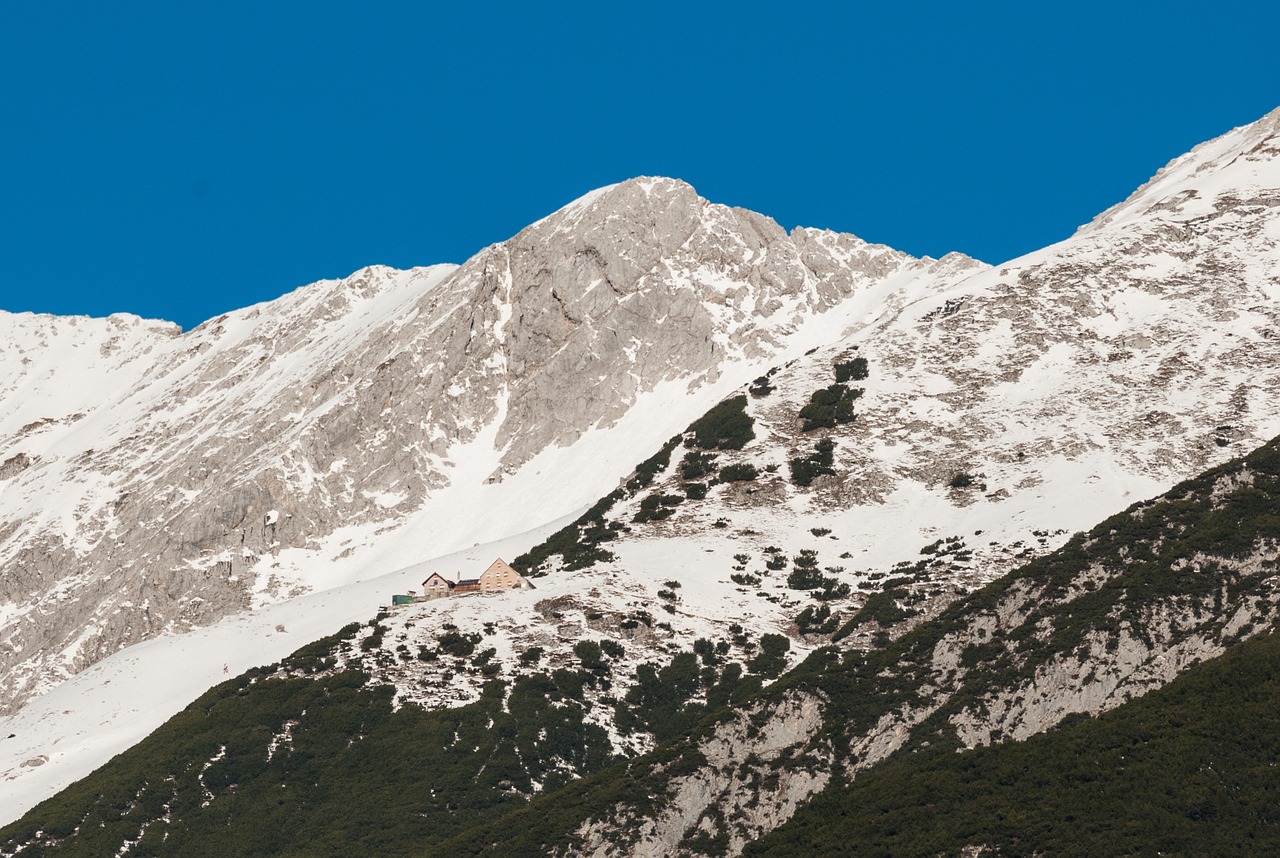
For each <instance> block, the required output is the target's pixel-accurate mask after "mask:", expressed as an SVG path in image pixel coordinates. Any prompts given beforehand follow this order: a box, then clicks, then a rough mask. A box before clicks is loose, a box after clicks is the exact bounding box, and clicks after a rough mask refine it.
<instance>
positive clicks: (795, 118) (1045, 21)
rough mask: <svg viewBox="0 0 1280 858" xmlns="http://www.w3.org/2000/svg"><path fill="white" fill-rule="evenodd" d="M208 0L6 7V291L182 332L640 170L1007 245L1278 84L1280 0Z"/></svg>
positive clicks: (458, 249)
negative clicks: (463, 0)
mask: <svg viewBox="0 0 1280 858" xmlns="http://www.w3.org/2000/svg"><path fill="white" fill-rule="evenodd" d="M195 5H196V4H181V3H172V2H163V3H161V2H130V3H127V4H100V3H93V4H90V3H87V2H85V3H78V2H63V3H45V4H23V5H21V6H18V5H16V4H10V6H9V8H7V9H6V10H5V12H4V13H3V15H2V16H0V204H2V205H3V216H2V217H3V220H2V222H0V309H6V310H11V311H22V310H33V311H38V312H54V313H87V314H91V315H105V314H107V313H111V312H116V311H126V312H133V313H137V314H139V315H143V316H149V317H158V318H166V319H171V320H173V321H176V322H178V323H179V324H181V325H183V327H185V328H189V327H192V326H194V325H195V324H198V323H199V322H200V321H202V320H204V319H207V318H210V317H212V316H214V315H217V314H218V313H221V312H225V311H227V310H230V309H234V308H236V307H241V306H245V305H247V304H250V303H254V302H257V301H262V300H267V299H270V298H273V297H276V296H278V295H280V294H283V293H284V292H287V291H290V290H291V289H293V288H296V287H297V286H300V285H303V284H305V283H308V282H311V281H314V280H317V279H321V278H326V277H341V276H345V275H347V274H349V273H350V272H351V271H353V270H355V269H357V268H359V267H361V266H363V265H367V264H373V263H383V264H388V265H394V266H397V267H408V266H412V265H426V264H431V263H435V262H462V261H463V260H465V259H466V258H467V257H469V256H470V255H472V254H473V253H475V252H476V251H477V250H479V249H480V248H482V247H483V246H485V245H487V244H490V243H492V242H495V241H500V240H502V239H505V238H508V237H509V236H511V235H512V234H514V233H515V232H516V231H518V230H519V229H520V228H521V227H522V226H524V225H526V224H528V223H529V222H531V221H533V220H536V219H537V218H539V217H541V216H543V215H545V214H547V213H548V212H550V211H552V210H554V209H556V208H558V207H559V206H561V205H563V204H564V203H566V202H568V201H569V200H571V199H573V198H574V197H577V196H579V195H580V194H582V193H584V192H586V191H587V190H590V189H591V188H594V187H598V186H600V185H604V184H608V183H611V182H616V181H619V180H622V179H625V178H628V177H631V176H636V175H668V176H676V177H679V178H682V179H685V180H686V181H688V182H690V183H691V184H693V185H694V187H696V188H697V189H698V190H699V192H700V193H701V194H702V195H703V196H705V197H708V198H709V199H712V200H715V201H717V202H723V203H728V204H732V205H740V206H745V207H748V208H752V209H755V210H757V211H761V212H764V213H765V214H768V215H770V216H772V217H773V218H775V219H776V220H778V222H779V223H781V224H782V225H783V226H784V227H787V228H791V227H794V226H797V225H805V226H816V227H827V228H831V229H838V230H842V231H848V232H853V233H855V234H857V235H859V236H861V237H863V238H865V239H867V240H870V241H877V242H883V243H885V244H889V245H892V246H894V247H897V248H899V249H902V250H905V251H908V252H910V253H914V254H929V255H932V256H940V255H942V254H943V253H946V252H948V251H951V250H960V251H963V252H965V253H969V254H971V255H973V256H977V257H978V258H980V259H983V260H985V261H988V262H992V263H998V262H1001V261H1004V260H1006V259H1009V258H1012V257H1014V256H1017V255H1019V254H1021V253H1025V252H1027V251H1029V250H1033V249H1035V248H1037V247H1040V246H1043V245H1045V244H1048V243H1050V242H1053V241H1056V240H1059V239H1061V238H1065V237H1066V236H1068V235H1070V233H1071V232H1072V231H1073V230H1074V229H1075V227H1076V226H1077V225H1079V224H1080V223H1083V222H1085V221H1087V220H1089V219H1090V218H1091V217H1092V216H1093V215H1094V214H1096V213H1097V212H1099V211H1101V210H1102V209H1104V208H1106V207H1107V206H1109V205H1111V204H1112V203H1115V202H1117V201H1119V200H1120V199H1122V198H1123V197H1124V196H1126V195H1127V194H1128V192H1129V191H1130V190H1132V189H1133V188H1134V187H1136V186H1137V185H1138V184H1140V183H1141V182H1143V181H1145V180H1146V179H1147V178H1148V177H1149V176H1150V175H1151V174H1152V173H1153V172H1154V171H1155V170H1156V169H1157V168H1159V167H1160V166H1162V165H1163V164H1164V163H1165V162H1167V161H1168V160H1169V159H1170V158H1172V157H1175V156H1177V155H1179V154H1181V153H1182V152H1184V151H1186V150H1187V149H1189V148H1190V147H1191V146H1193V145H1195V144H1196V143H1198V142H1200V141H1202V140H1205V139H1208V138H1210V137H1213V136H1216V135H1218V134H1221V133H1223V132H1225V131H1227V130H1228V129H1229V128H1231V127H1233V126H1236V125H1240V124H1244V123H1247V122H1251V121H1253V120H1255V119H1257V118H1259V117H1260V116H1262V115H1263V114H1265V113H1267V112H1268V111H1270V110H1272V109H1274V108H1275V107H1277V106H1280V67H1277V66H1276V64H1275V56H1276V54H1275V48H1274V41H1273V40H1274V36H1275V33H1277V32H1280V4H1276V3H1274V2H1272V3H1262V2H1232V0H1219V2H1216V3H1214V4H1208V3H1204V2H1196V3H1190V2H1176V0H1175V2H1159V3H1157V2H1129V3H1116V2H1107V3H1102V2H1075V3H1069V4H1048V3H1026V2H1016V3H1015V2H966V3H959V2H953V3H922V2H916V3H912V2H901V0H899V2H893V3H890V2H884V3H880V2H875V3H855V2H843V3H794V4H764V3H754V2H749V0H741V2H736V3H702V4H694V3H689V2H684V3H666V2H646V3H626V2H618V3H611V4H605V3H578V2H559V3H550V4H514V3H512V4H503V3H481V2H472V3H467V4H448V5H449V7H450V8H448V9H445V8H439V7H443V6H444V5H445V4H432V3H420V2H414V3H397V2H384V3H377V4H369V3H359V4H357V3H342V2H320V3H284V2H254V3H242V2H222V3H217V4H201V5H202V6H204V7H206V8H204V9H197V10H194V11H193V10H192V9H191V8H186V7H194V6H195ZM110 7H121V8H110Z"/></svg>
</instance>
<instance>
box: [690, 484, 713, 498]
mask: <svg viewBox="0 0 1280 858" xmlns="http://www.w3.org/2000/svg"><path fill="white" fill-rule="evenodd" d="M707 488H708V486H707V484H706V483H685V485H684V496H685V497H687V498H688V499H689V500H702V499H703V498H705V497H706V496H707Z"/></svg>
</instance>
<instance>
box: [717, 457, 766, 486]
mask: <svg viewBox="0 0 1280 858" xmlns="http://www.w3.org/2000/svg"><path fill="white" fill-rule="evenodd" d="M758 476H760V472H759V471H758V470H756V466H755V465H753V464H751V463H750V462H741V463H739V464H736V465H725V466H724V467H723V468H721V469H720V476H719V480H720V482H722V483H746V482H751V481H752V480H754V479H755V478H756V477H758Z"/></svg>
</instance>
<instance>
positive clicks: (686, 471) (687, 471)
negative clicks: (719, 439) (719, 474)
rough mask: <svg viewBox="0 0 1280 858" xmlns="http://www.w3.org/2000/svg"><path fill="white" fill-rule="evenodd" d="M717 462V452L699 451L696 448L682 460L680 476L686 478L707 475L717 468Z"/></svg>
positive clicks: (692, 478) (693, 478)
mask: <svg viewBox="0 0 1280 858" xmlns="http://www.w3.org/2000/svg"><path fill="white" fill-rule="evenodd" d="M715 464H716V454H715V453H699V452H698V451H696V450H690V451H689V452H687V453H685V454H684V458H683V459H681V460H680V476H681V477H682V478H684V479H686V480H695V479H697V478H698V477H705V476H706V475H707V474H710V473H711V472H712V471H714V470H715Z"/></svg>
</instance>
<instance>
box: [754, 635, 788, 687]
mask: <svg viewBox="0 0 1280 858" xmlns="http://www.w3.org/2000/svg"><path fill="white" fill-rule="evenodd" d="M790 650H791V641H790V640H788V639H787V638H786V637H784V636H783V635H775V634H766V635H762V636H761V638H760V654H759V655H757V656H756V657H755V658H753V659H751V661H750V663H749V664H748V665H747V667H748V668H749V669H750V670H751V672H752V673H754V674H757V675H759V676H764V677H772V676H777V675H778V674H780V673H782V671H783V669H784V668H786V666H787V653H788V652H789V651H790Z"/></svg>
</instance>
